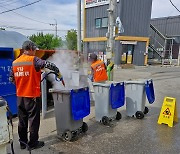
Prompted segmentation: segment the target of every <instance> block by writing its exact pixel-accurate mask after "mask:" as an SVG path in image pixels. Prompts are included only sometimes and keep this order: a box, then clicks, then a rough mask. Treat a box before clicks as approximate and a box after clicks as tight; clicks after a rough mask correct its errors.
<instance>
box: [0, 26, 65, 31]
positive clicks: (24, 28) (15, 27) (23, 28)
mask: <svg viewBox="0 0 180 154" xmlns="http://www.w3.org/2000/svg"><path fill="white" fill-rule="evenodd" d="M0 27H5V28H12V29H21V30H33V31H56V30H55V29H36V28H26V27H17V26H9V25H0ZM57 31H68V30H62V29H61V30H57Z"/></svg>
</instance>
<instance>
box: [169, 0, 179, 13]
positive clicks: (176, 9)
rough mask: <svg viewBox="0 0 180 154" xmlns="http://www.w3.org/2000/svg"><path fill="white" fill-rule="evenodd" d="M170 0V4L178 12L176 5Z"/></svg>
mask: <svg viewBox="0 0 180 154" xmlns="http://www.w3.org/2000/svg"><path fill="white" fill-rule="evenodd" d="M169 1H170V2H171V4H172V6H174V8H175V9H176V10H177V11H178V12H180V10H179V9H178V8H177V7H176V5H175V4H174V3H173V2H172V1H171V0H169Z"/></svg>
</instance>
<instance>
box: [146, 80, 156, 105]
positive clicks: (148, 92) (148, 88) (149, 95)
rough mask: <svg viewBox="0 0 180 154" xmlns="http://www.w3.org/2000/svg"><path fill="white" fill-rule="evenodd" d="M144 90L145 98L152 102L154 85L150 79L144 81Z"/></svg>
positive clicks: (153, 99)
mask: <svg viewBox="0 0 180 154" xmlns="http://www.w3.org/2000/svg"><path fill="white" fill-rule="evenodd" d="M145 90H146V96H147V99H148V101H149V103H150V104H152V103H153V102H154V101H155V94H154V86H153V81H152V80H147V81H146V82H145Z"/></svg>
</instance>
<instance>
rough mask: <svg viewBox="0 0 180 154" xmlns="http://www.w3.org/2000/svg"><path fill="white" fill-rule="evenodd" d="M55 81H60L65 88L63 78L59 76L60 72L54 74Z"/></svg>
mask: <svg viewBox="0 0 180 154" xmlns="http://www.w3.org/2000/svg"><path fill="white" fill-rule="evenodd" d="M57 78H58V79H59V80H58V79H57ZM56 81H61V82H62V85H63V86H64V87H65V82H64V80H63V77H62V75H61V73H60V72H59V73H57V74H56Z"/></svg>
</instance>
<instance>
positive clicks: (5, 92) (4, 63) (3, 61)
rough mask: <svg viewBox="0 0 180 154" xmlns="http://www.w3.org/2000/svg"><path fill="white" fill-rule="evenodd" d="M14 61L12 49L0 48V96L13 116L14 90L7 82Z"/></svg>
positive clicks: (15, 102) (15, 106)
mask: <svg viewBox="0 0 180 154" xmlns="http://www.w3.org/2000/svg"><path fill="white" fill-rule="evenodd" d="M13 60H14V52H13V48H2V47H0V96H2V97H3V98H4V99H5V100H6V101H7V103H8V106H9V108H10V110H11V112H12V114H13V115H16V114H17V97H16V88H15V85H14V84H13V83H11V82H10V81H9V74H10V71H11V69H12V62H13Z"/></svg>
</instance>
